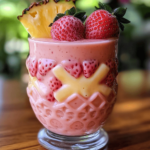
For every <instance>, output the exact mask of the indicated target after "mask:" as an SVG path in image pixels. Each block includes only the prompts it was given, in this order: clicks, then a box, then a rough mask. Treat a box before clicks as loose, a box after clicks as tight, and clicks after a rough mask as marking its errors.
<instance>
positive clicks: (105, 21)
mask: <svg viewBox="0 0 150 150" xmlns="http://www.w3.org/2000/svg"><path fill="white" fill-rule="evenodd" d="M96 9H97V10H96V11H95V12H93V13H92V14H91V15H90V16H89V17H88V19H87V20H86V23H85V28H86V29H85V34H86V35H85V36H86V39H106V38H111V37H118V36H119V33H120V31H119V27H120V28H121V30H124V26H123V24H122V23H130V21H129V20H127V19H125V18H123V16H124V15H125V13H126V9H125V8H117V9H115V10H114V11H113V12H112V9H111V8H110V7H109V6H108V5H106V4H102V3H99V8H97V7H96Z"/></svg>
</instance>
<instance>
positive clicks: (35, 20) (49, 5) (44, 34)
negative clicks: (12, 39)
mask: <svg viewBox="0 0 150 150" xmlns="http://www.w3.org/2000/svg"><path fill="white" fill-rule="evenodd" d="M72 7H75V4H74V1H73V0H67V1H66V0H44V1H42V2H38V3H33V4H32V5H31V6H30V7H29V8H27V9H25V10H24V11H23V12H22V15H21V16H18V19H19V21H20V22H21V23H22V24H23V26H24V27H25V28H26V30H27V31H28V33H29V34H30V35H31V37H33V38H51V33H50V31H51V28H50V27H49V25H50V23H52V22H53V20H54V18H55V17H56V15H57V14H58V13H64V12H65V11H66V10H68V9H70V8H72Z"/></svg>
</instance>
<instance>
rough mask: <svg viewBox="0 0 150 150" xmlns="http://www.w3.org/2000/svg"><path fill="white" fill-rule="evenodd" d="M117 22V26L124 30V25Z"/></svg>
mask: <svg viewBox="0 0 150 150" xmlns="http://www.w3.org/2000/svg"><path fill="white" fill-rule="evenodd" d="M118 23H119V27H120V29H121V30H122V31H124V25H123V24H122V23H121V22H118Z"/></svg>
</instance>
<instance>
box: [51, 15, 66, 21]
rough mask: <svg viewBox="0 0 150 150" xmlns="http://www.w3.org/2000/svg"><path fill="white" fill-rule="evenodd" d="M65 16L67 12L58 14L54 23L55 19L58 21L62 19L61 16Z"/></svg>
mask: <svg viewBox="0 0 150 150" xmlns="http://www.w3.org/2000/svg"><path fill="white" fill-rule="evenodd" d="M63 16H65V14H61V13H60V14H57V16H56V17H55V18H54V21H53V23H54V22H55V21H57V20H58V19H60V18H61V17H63Z"/></svg>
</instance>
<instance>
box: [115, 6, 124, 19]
mask: <svg viewBox="0 0 150 150" xmlns="http://www.w3.org/2000/svg"><path fill="white" fill-rule="evenodd" d="M126 11H127V8H123V7H119V8H116V9H115V10H114V15H115V16H117V17H120V18H122V17H123V16H124V15H125V13H126Z"/></svg>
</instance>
